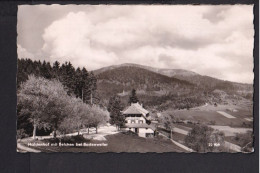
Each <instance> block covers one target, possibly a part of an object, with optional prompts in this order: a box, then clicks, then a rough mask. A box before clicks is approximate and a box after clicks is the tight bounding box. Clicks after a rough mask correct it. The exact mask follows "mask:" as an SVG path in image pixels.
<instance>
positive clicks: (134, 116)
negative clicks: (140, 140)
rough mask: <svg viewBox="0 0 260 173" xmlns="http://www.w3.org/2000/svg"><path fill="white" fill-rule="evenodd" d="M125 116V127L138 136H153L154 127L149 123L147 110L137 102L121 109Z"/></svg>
mask: <svg viewBox="0 0 260 173" xmlns="http://www.w3.org/2000/svg"><path fill="white" fill-rule="evenodd" d="M123 115H124V116H125V129H126V130H130V131H133V132H135V133H137V134H138V136H140V137H152V136H154V130H155V128H154V127H153V126H152V125H150V117H149V112H148V111H147V110H145V109H144V108H143V106H142V105H140V104H139V103H131V106H129V107H127V108H126V109H125V110H124V111H123Z"/></svg>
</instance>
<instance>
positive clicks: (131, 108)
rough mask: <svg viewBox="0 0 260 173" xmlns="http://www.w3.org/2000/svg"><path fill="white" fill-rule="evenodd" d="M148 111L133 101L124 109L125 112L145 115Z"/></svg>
mask: <svg viewBox="0 0 260 173" xmlns="http://www.w3.org/2000/svg"><path fill="white" fill-rule="evenodd" d="M148 113H149V112H148V111H147V110H145V109H144V108H143V107H142V106H141V105H140V104H139V103H131V106H129V107H128V108H127V109H126V110H124V111H123V114H142V115H144V116H145V115H146V114H148Z"/></svg>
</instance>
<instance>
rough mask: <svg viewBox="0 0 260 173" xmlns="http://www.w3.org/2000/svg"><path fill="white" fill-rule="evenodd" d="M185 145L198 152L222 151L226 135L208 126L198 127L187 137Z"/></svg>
mask: <svg viewBox="0 0 260 173" xmlns="http://www.w3.org/2000/svg"><path fill="white" fill-rule="evenodd" d="M185 144H186V145H187V146H188V147H190V148H192V149H193V150H195V151H197V152H212V151H221V149H222V146H223V144H224V134H223V133H222V132H219V131H218V130H214V129H212V128H211V127H208V126H206V125H196V126H195V127H194V128H193V129H192V130H191V131H190V132H189V133H188V135H187V136H186V138H185Z"/></svg>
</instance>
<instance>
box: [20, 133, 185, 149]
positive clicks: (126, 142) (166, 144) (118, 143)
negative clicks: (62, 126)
mask: <svg viewBox="0 0 260 173" xmlns="http://www.w3.org/2000/svg"><path fill="white" fill-rule="evenodd" d="M106 138H107V141H89V140H86V141H84V142H85V143H107V144H108V146H106V147H105V146H102V147H32V148H34V149H38V150H41V151H43V152H98V153H103V152H159V153H161V152H185V150H183V149H182V148H180V147H178V146H176V145H175V144H173V143H172V142H171V141H170V140H168V139H164V138H151V139H149V138H141V137H138V136H136V135H133V134H123V133H118V134H115V135H109V136H106ZM38 142H41V141H38ZM25 145H26V144H25Z"/></svg>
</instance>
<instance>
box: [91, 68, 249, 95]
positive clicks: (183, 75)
mask: <svg viewBox="0 0 260 173" xmlns="http://www.w3.org/2000/svg"><path fill="white" fill-rule="evenodd" d="M121 67H137V68H142V69H146V70H149V71H152V72H155V73H158V74H161V75H164V76H168V77H173V78H174V79H179V80H181V81H187V82H189V83H191V84H195V85H196V86H198V87H200V88H203V89H206V90H211V91H213V90H215V89H222V90H225V91H226V92H231V93H232V92H234V91H235V92H239V93H243V94H248V93H251V94H252V93H253V85H252V84H242V83H237V82H230V81H224V80H220V79H216V78H213V77H210V76H203V75H200V74H198V73H195V72H192V71H188V70H182V69H162V68H155V67H149V66H144V65H139V64H131V63H125V64H121V65H114V66H108V67H104V68H101V69H98V70H95V71H94V74H96V75H98V74H100V73H102V72H107V71H109V70H113V69H117V68H121Z"/></svg>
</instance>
